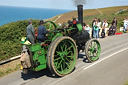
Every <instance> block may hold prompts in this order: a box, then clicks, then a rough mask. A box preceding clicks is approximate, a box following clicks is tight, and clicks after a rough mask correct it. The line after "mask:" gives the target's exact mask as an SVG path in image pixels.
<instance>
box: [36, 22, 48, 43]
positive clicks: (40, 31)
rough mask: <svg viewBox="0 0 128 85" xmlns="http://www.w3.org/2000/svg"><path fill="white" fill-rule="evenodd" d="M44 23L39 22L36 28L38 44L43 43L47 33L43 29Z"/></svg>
mask: <svg viewBox="0 0 128 85" xmlns="http://www.w3.org/2000/svg"><path fill="white" fill-rule="evenodd" d="M43 24H44V21H43V20H40V26H39V27H38V36H37V39H38V42H39V43H42V42H44V41H45V35H46V34H47V33H48V31H47V30H46V29H45V27H44V26H43Z"/></svg>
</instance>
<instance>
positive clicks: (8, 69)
mask: <svg viewBox="0 0 128 85" xmlns="http://www.w3.org/2000/svg"><path fill="white" fill-rule="evenodd" d="M17 70H20V60H19V59H18V60H14V61H12V62H9V63H7V64H4V65H0V78H1V77H3V76H5V75H8V74H10V73H12V72H15V71H17Z"/></svg>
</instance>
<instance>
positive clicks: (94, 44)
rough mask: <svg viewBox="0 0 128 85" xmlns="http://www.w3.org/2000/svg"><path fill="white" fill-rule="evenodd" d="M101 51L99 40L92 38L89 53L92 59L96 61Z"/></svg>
mask: <svg viewBox="0 0 128 85" xmlns="http://www.w3.org/2000/svg"><path fill="white" fill-rule="evenodd" d="M100 52H101V47H100V44H99V42H98V41H97V40H92V41H91V42H90V45H89V49H88V55H89V57H90V59H91V61H95V60H97V59H98V58H99V55H100Z"/></svg>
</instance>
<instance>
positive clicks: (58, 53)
mask: <svg viewBox="0 0 128 85" xmlns="http://www.w3.org/2000/svg"><path fill="white" fill-rule="evenodd" d="M75 52H76V48H75V46H74V44H73V42H72V41H70V40H63V41H61V42H60V43H59V44H58V46H57V48H56V50H55V54H54V65H55V69H56V70H57V72H58V73H59V74H68V73H70V72H71V69H72V68H73V67H74V66H75V62H76V58H75V56H76V53H75Z"/></svg>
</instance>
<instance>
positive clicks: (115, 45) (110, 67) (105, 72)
mask: <svg viewBox="0 0 128 85" xmlns="http://www.w3.org/2000/svg"><path fill="white" fill-rule="evenodd" d="M99 41H100V43H101V47H102V48H101V49H102V52H101V55H100V59H99V60H98V61H96V62H93V63H87V62H85V61H84V60H85V59H84V58H83V56H84V53H80V54H79V59H78V60H77V64H76V68H75V70H74V71H73V72H72V73H71V74H69V75H67V76H65V77H61V78H59V77H55V76H52V74H51V73H50V71H49V70H48V69H45V70H42V71H40V72H29V73H28V74H26V75H24V74H22V73H21V71H17V72H14V73H12V74H9V75H7V76H5V77H2V78H0V85H123V83H124V82H125V81H127V80H128V66H127V65H128V34H122V35H116V36H109V37H106V38H105V39H100V40H99Z"/></svg>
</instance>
